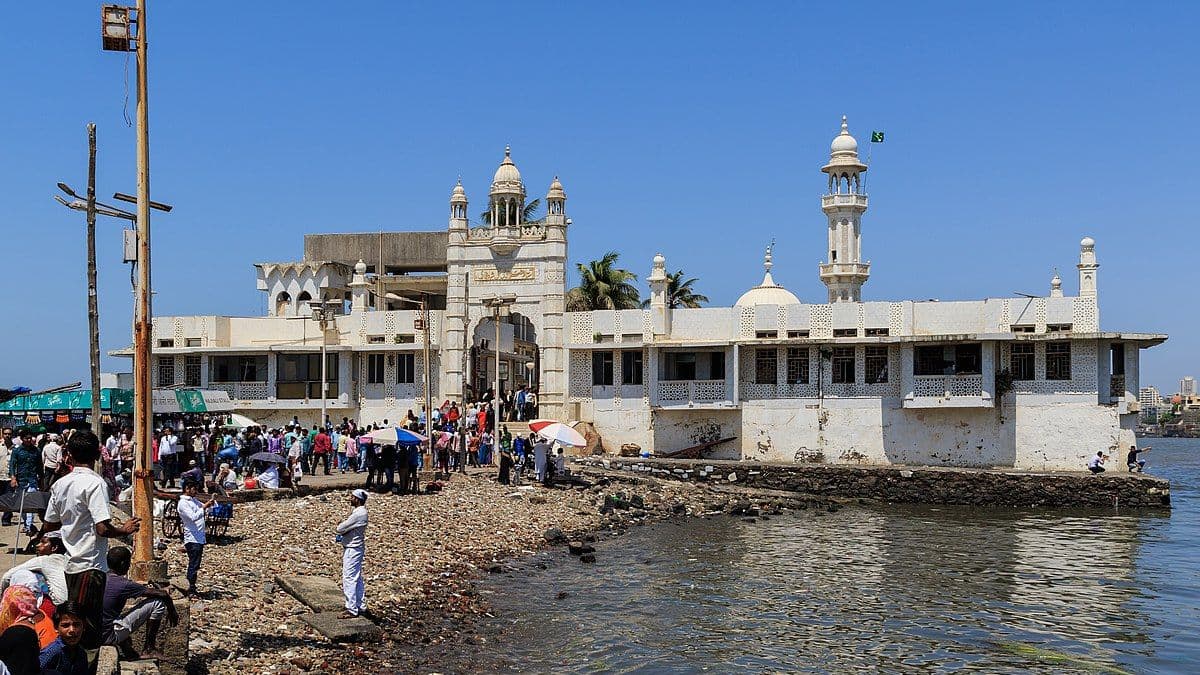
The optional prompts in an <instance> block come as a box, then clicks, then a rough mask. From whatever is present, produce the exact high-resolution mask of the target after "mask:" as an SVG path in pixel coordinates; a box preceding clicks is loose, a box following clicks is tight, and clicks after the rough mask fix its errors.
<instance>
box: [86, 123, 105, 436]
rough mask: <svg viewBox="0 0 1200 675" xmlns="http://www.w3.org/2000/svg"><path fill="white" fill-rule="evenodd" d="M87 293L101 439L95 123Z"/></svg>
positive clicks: (91, 129)
mask: <svg viewBox="0 0 1200 675" xmlns="http://www.w3.org/2000/svg"><path fill="white" fill-rule="evenodd" d="M87 131H88V182H87V283H88V289H87V295H88V353H89V360H90V361H91V364H90V365H91V370H92V433H94V434H96V438H99V439H100V442H101V443H103V442H104V425H103V424H101V423H100V307H99V299H98V298H97V297H96V125H95V124H94V123H88V125H87Z"/></svg>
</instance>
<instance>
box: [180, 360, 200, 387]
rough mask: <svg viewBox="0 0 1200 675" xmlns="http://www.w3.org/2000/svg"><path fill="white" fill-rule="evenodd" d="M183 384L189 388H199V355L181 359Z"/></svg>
mask: <svg viewBox="0 0 1200 675" xmlns="http://www.w3.org/2000/svg"><path fill="white" fill-rule="evenodd" d="M183 383H184V384H186V385H187V386H189V387H199V386H200V355H199V354H196V355H193V356H185V357H183Z"/></svg>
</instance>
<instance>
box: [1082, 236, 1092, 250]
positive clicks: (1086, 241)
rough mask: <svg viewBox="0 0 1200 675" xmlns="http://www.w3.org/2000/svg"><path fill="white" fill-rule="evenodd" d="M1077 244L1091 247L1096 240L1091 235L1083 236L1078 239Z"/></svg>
mask: <svg viewBox="0 0 1200 675" xmlns="http://www.w3.org/2000/svg"><path fill="white" fill-rule="evenodd" d="M1079 245H1080V246H1082V247H1084V248H1091V247H1093V246H1095V245H1096V240H1095V239H1092V238H1091V237H1084V238H1083V239H1082V240H1080V242H1079Z"/></svg>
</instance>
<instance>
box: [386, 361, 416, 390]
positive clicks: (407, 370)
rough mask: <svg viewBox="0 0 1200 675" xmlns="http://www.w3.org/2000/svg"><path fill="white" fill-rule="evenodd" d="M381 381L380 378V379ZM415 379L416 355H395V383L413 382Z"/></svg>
mask: <svg viewBox="0 0 1200 675" xmlns="http://www.w3.org/2000/svg"><path fill="white" fill-rule="evenodd" d="M380 381H381V382H382V380H380ZM416 381H417V355H416V354H397V355H396V384H414V383H415V382H416Z"/></svg>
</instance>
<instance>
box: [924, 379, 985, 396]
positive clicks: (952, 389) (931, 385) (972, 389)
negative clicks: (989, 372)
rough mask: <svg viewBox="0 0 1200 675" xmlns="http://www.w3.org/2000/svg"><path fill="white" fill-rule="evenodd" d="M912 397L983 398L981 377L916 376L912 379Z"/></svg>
mask: <svg viewBox="0 0 1200 675" xmlns="http://www.w3.org/2000/svg"><path fill="white" fill-rule="evenodd" d="M913 396H925V397H934V398H949V397H952V396H983V375H917V376H915V377H913Z"/></svg>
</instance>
